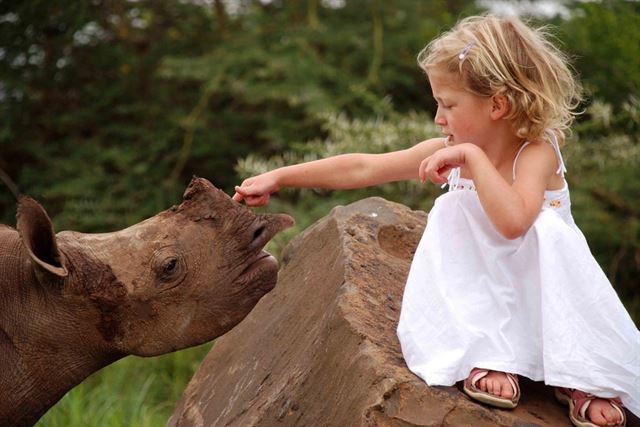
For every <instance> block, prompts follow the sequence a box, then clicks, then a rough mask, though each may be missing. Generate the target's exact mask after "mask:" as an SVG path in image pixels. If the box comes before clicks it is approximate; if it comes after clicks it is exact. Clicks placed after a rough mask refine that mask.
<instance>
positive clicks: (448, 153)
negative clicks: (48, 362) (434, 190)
mask: <svg viewBox="0 0 640 427" xmlns="http://www.w3.org/2000/svg"><path fill="white" fill-rule="evenodd" d="M467 145H469V144H458V145H454V146H451V147H446V148H443V149H441V150H438V151H436V152H435V153H433V154H432V155H430V156H429V157H427V158H426V159H424V160H423V161H422V163H420V168H419V169H418V175H419V176H420V181H421V182H422V183H424V182H425V181H426V180H427V178H429V180H430V181H431V182H433V183H434V184H444V183H446V182H447V177H448V176H449V172H450V171H451V169H453V168H457V167H459V166H463V165H464V164H465V158H466V150H467Z"/></svg>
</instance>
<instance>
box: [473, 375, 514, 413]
mask: <svg viewBox="0 0 640 427" xmlns="http://www.w3.org/2000/svg"><path fill="white" fill-rule="evenodd" d="M462 389H463V390H464V392H465V393H466V394H467V395H469V396H470V397H471V398H472V399H474V400H477V401H478V402H482V403H486V404H487V405H491V406H495V407H497V408H504V409H513V408H515V407H516V406H517V405H518V400H520V387H519V386H518V376H517V375H515V374H509V373H505V372H500V371H491V370H489V369H482V368H473V369H472V370H471V373H469V377H467V379H466V380H464V386H463V388H462Z"/></svg>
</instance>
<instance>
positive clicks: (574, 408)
mask: <svg viewBox="0 0 640 427" xmlns="http://www.w3.org/2000/svg"><path fill="white" fill-rule="evenodd" d="M555 395H556V399H558V400H559V401H560V402H561V403H563V404H565V405H569V418H570V419H571V422H572V423H573V425H574V426H577V427H602V426H599V425H598V424H595V423H594V422H592V421H589V420H588V419H587V409H589V405H591V402H592V401H593V400H594V399H603V400H608V401H609V404H610V405H611V406H613V408H614V409H615V410H616V411H618V412H619V413H620V416H621V417H622V422H621V423H619V424H616V425H615V427H625V426H626V425H627V417H626V415H625V413H624V409H622V402H621V401H620V399H619V398H615V399H606V398H602V397H597V396H594V395H592V394H589V393H585V392H584V391H580V390H576V389H573V388H563V387H556V389H555Z"/></svg>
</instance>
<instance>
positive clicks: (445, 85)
mask: <svg viewBox="0 0 640 427" xmlns="http://www.w3.org/2000/svg"><path fill="white" fill-rule="evenodd" d="M457 77H458V76H456V75H455V74H452V73H448V72H442V71H438V70H432V71H430V72H429V82H430V83H431V90H432V92H433V97H434V98H435V100H436V102H437V103H438V112H437V113H436V117H435V123H436V124H437V125H439V126H441V127H442V132H443V133H444V134H445V135H447V136H448V137H449V141H450V142H452V143H463V142H470V143H473V144H475V145H478V146H481V147H482V146H484V145H485V143H486V142H487V141H490V138H491V134H490V130H491V122H492V120H491V116H490V114H491V108H492V104H493V102H492V99H491V98H490V97H481V96H478V95H475V94H473V93H471V92H469V91H467V90H466V89H465V88H464V87H463V86H462V82H461V80H460V78H457Z"/></svg>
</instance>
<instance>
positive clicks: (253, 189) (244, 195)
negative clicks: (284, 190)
mask: <svg viewBox="0 0 640 427" xmlns="http://www.w3.org/2000/svg"><path fill="white" fill-rule="evenodd" d="M235 190H236V193H235V194H234V195H233V200H235V201H236V202H241V201H242V200H244V202H245V203H246V204H247V206H264V205H266V204H267V203H269V197H270V196H271V193H275V192H276V191H278V190H279V187H278V184H277V183H276V181H275V179H273V177H272V175H271V174H270V173H269V172H267V173H264V174H262V175H258V176H253V177H251V178H248V179H245V180H244V181H243V182H242V185H241V186H236V187H235Z"/></svg>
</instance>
